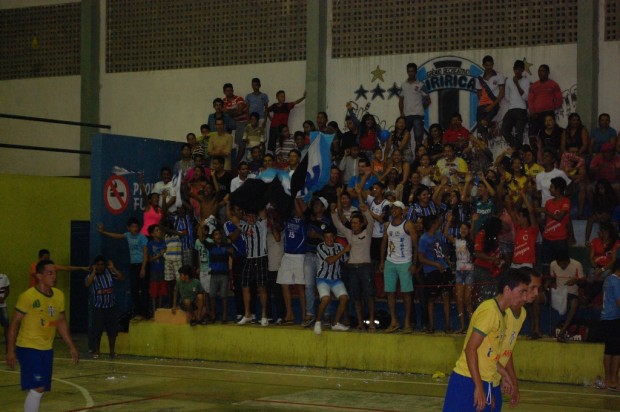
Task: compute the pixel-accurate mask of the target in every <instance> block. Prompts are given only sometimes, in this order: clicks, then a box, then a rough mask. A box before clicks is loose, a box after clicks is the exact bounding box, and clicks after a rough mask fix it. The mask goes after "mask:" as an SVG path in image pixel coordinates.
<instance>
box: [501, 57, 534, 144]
mask: <svg viewBox="0 0 620 412" xmlns="http://www.w3.org/2000/svg"><path fill="white" fill-rule="evenodd" d="M512 70H513V72H514V74H515V75H514V76H513V78H512V79H510V80H506V86H505V91H506V96H505V97H504V99H505V100H506V101H507V102H508V106H507V109H508V111H507V112H506V114H505V115H504V119H503V121H502V135H503V136H504V139H506V142H507V143H508V144H509V145H510V146H511V147H512V148H519V147H521V145H523V132H524V131H525V125H526V124H527V97H528V94H529V91H530V80H529V79H528V78H527V77H523V70H525V63H523V61H522V60H517V61H515V63H514V65H513V66H512ZM513 128H514V129H515V134H514V138H513V135H512V129H513Z"/></svg>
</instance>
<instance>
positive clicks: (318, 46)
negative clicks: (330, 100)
mask: <svg viewBox="0 0 620 412" xmlns="http://www.w3.org/2000/svg"><path fill="white" fill-rule="evenodd" d="M326 53H327V2H326V1H309V2H308V4H307V24H306V92H307V93H308V97H307V98H306V117H305V118H306V119H311V120H312V121H314V119H315V118H316V114H317V112H319V111H324V110H326V108H327V107H326V105H327V98H326V89H327V85H326V78H327V76H326V61H327V56H326Z"/></svg>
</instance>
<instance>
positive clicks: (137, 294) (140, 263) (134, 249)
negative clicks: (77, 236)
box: [97, 217, 149, 320]
mask: <svg viewBox="0 0 620 412" xmlns="http://www.w3.org/2000/svg"><path fill="white" fill-rule="evenodd" d="M97 231H98V232H99V233H101V234H102V235H104V236H107V237H111V238H112V239H126V240H127V245H128V246H129V263H130V268H131V271H130V280H131V300H132V301H133V316H134V317H133V319H134V320H142V319H144V318H147V319H148V318H149V313H148V312H149V308H148V291H149V289H148V288H149V278H148V276H147V274H146V263H147V262H148V253H147V248H146V245H147V243H148V239H147V238H146V236H144V235H143V234H141V233H140V222H139V221H138V219H136V218H135V217H130V218H129V219H128V220H127V232H125V233H115V232H106V231H105V228H104V226H103V223H99V226H98V227H97Z"/></svg>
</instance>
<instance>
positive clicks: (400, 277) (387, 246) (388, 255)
mask: <svg viewBox="0 0 620 412" xmlns="http://www.w3.org/2000/svg"><path fill="white" fill-rule="evenodd" d="M391 213H392V221H391V222H388V223H385V228H384V230H383V242H382V244H381V266H380V270H381V271H383V280H384V284H385V292H386V294H387V298H388V307H389V309H390V317H391V321H390V326H388V328H387V329H386V330H385V332H386V333H392V332H395V331H397V330H398V329H399V328H400V324H399V322H398V319H397V317H396V302H395V293H396V281H399V282H400V291H401V292H402V294H403V297H404V300H405V324H404V329H403V332H404V333H411V332H413V328H412V327H411V292H413V279H412V271H413V270H414V268H415V265H413V263H414V260H416V259H417V253H416V249H417V247H418V236H417V234H416V231H415V228H414V226H413V222H411V221H410V220H406V219H405V218H404V216H403V215H404V213H405V204H404V203H403V202H401V201H396V202H394V203H392V209H391Z"/></svg>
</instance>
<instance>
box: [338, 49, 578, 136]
mask: <svg viewBox="0 0 620 412" xmlns="http://www.w3.org/2000/svg"><path fill="white" fill-rule="evenodd" d="M576 53H577V45H576V44H570V45H562V46H546V47H527V48H512V49H495V50H466V51H450V52H445V53H419V54H413V55H391V56H372V57H363V58H348V59H331V60H329V61H328V66H327V76H328V81H327V83H328V84H329V85H330V88H329V91H328V97H327V101H328V113H329V114H330V119H331V118H333V120H336V121H337V122H338V123H339V124H340V125H343V124H344V116H345V111H346V109H345V104H346V102H348V101H353V102H355V103H356V104H357V105H358V106H362V107H363V106H365V105H366V104H367V103H370V107H369V109H368V111H369V112H370V113H372V114H373V115H375V116H377V117H378V118H379V119H380V120H382V121H385V125H386V126H388V127H389V126H392V125H393V124H394V121H395V120H396V118H397V117H398V115H399V112H398V99H397V98H396V97H393V98H391V99H388V95H389V93H387V92H386V93H385V100H382V99H381V98H378V97H377V98H376V99H374V100H372V99H371V98H372V92H369V93H368V100H365V99H364V98H360V99H359V100H357V101H356V100H355V98H356V94H355V93H354V91H355V90H357V88H358V87H359V86H360V84H361V85H363V86H364V88H365V89H367V90H370V89H373V88H374V87H375V86H376V85H377V84H380V85H381V88H383V89H388V88H390V87H392V85H393V84H394V82H396V84H397V85H398V86H400V84H401V83H402V82H403V81H405V79H406V78H407V71H406V65H407V63H410V62H413V63H416V64H417V65H418V66H421V65H422V63H424V62H426V61H428V60H430V59H433V58H436V57H441V56H458V57H461V58H465V59H469V60H471V61H473V62H475V63H477V64H478V65H479V66H482V58H483V57H484V56H485V55H487V54H489V55H491V56H493V59H494V60H495V70H496V71H498V72H499V73H502V74H503V75H505V76H510V77H512V76H513V71H512V66H513V63H514V61H515V60H517V59H523V58H525V59H526V60H527V62H528V63H531V64H532V66H531V69H530V71H531V73H532V74H531V76H530V78H531V79H532V82H534V81H537V80H538V75H537V70H538V66H540V65H541V64H548V65H549V66H550V68H551V76H550V77H551V78H552V79H554V80H555V81H557V82H558V84H559V85H560V87H561V88H562V90H566V91H568V90H569V89H570V88H571V87H573V86H574V85H575V84H576V83H577V64H576V61H575V59H574V56H575V55H576ZM377 66H379V67H380V68H381V69H382V70H385V74H384V75H383V78H384V80H385V81H384V82H380V81H377V80H376V81H375V82H371V80H372V77H373V75H372V73H371V72H372V71H373V70H375V68H376V67H377ZM526 75H527V74H526ZM430 96H431V105H432V104H433V103H432V101H433V100H434V99H436V98H437V95H436V94H431V95H430ZM567 109H570V106H569V107H567ZM572 109H573V110H574V105H573V106H572ZM559 123H560V124H565V119H563V118H560V119H559ZM444 126H445V125H444Z"/></svg>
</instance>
